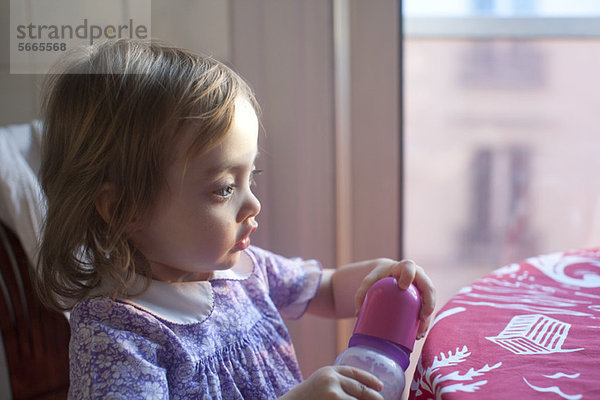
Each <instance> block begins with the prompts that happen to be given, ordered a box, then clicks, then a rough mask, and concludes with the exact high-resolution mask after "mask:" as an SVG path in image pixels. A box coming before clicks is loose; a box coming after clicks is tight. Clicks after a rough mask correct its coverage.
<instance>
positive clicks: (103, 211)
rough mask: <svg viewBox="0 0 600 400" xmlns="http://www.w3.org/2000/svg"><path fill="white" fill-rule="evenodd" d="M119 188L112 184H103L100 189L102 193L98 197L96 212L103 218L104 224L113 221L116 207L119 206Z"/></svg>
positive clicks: (95, 203)
mask: <svg viewBox="0 0 600 400" xmlns="http://www.w3.org/2000/svg"><path fill="white" fill-rule="evenodd" d="M117 200H118V196H117V188H116V187H115V185H114V184H112V183H103V184H102V187H101V188H100V193H98V196H96V201H95V202H94V205H95V206H96V211H98V214H100V216H101V217H102V219H103V220H104V222H106V223H107V224H108V223H109V222H110V220H111V219H112V216H113V213H114V210H115V206H116V205H117Z"/></svg>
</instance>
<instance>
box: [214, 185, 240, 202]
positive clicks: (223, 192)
mask: <svg viewBox="0 0 600 400" xmlns="http://www.w3.org/2000/svg"><path fill="white" fill-rule="evenodd" d="M234 191H235V185H227V186H224V187H222V188H221V189H219V190H217V191H216V192H215V194H216V195H217V196H219V197H222V198H224V199H227V198H229V197H230V196H231V195H232V194H233V192H234Z"/></svg>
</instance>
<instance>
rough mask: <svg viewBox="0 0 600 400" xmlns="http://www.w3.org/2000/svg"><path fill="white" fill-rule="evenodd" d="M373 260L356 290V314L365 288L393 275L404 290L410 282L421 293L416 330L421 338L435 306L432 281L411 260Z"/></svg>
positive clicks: (418, 337) (427, 327)
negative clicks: (370, 268) (418, 322)
mask: <svg viewBox="0 0 600 400" xmlns="http://www.w3.org/2000/svg"><path fill="white" fill-rule="evenodd" d="M375 262H376V265H375V268H373V270H372V271H371V272H369V274H367V276H365V278H364V279H363V281H362V283H361V285H360V287H359V288H358V290H357V291H356V297H355V301H356V313H357V314H358V311H359V310H360V307H361V305H362V303H363V301H364V300H365V296H366V294H367V290H369V288H370V287H371V286H372V285H373V284H374V283H375V282H377V281H378V280H380V279H383V278H386V277H388V276H393V277H394V278H396V280H397V281H398V286H399V287H400V288H401V289H404V290H406V289H408V287H409V286H410V284H411V283H412V284H413V285H415V287H416V288H417V289H418V290H419V293H420V294H421V313H420V314H419V319H420V321H421V323H420V324H419V330H418V331H417V339H421V338H423V337H424V336H425V333H426V332H427V330H428V329H429V325H430V324H431V318H432V314H433V310H434V308H435V288H434V287H433V282H431V279H429V277H428V276H427V274H425V271H424V270H423V268H421V267H420V266H418V265H417V264H415V262H414V261H412V260H402V261H394V260H390V259H387V258H381V259H378V260H376V261H375Z"/></svg>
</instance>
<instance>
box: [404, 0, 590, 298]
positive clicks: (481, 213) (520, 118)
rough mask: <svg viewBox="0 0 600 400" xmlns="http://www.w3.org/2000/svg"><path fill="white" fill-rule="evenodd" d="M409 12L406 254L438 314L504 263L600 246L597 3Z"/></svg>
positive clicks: (481, 0)
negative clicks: (433, 290)
mask: <svg viewBox="0 0 600 400" xmlns="http://www.w3.org/2000/svg"><path fill="white" fill-rule="evenodd" d="M403 10H404V17H405V21H404V22H405V24H404V25H405V37H404V54H403V59H404V65H403V68H404V72H403V74H404V94H403V95H404V107H405V109H404V121H403V123H404V165H405V187H404V196H405V210H404V213H405V227H404V229H405V231H404V238H405V239H404V240H405V256H408V257H411V258H414V259H415V260H417V261H418V262H419V263H420V264H422V265H423V266H424V267H425V268H426V269H427V270H428V271H429V273H430V274H431V275H432V277H433V278H434V281H435V282H436V283H437V286H438V287H439V289H440V299H439V300H440V301H439V303H440V305H442V304H443V303H444V302H445V300H447V298H448V297H449V296H450V295H452V294H453V293H454V291H455V290H457V289H459V288H460V287H462V286H464V285H466V284H468V283H469V282H470V281H472V280H473V279H475V278H476V277H479V276H482V275H485V274H487V273H488V272H489V271H491V270H492V269H494V268H496V267H499V266H501V265H504V264H507V263H510V262H515V261H519V260H521V259H523V258H526V257H528V256H533V255H537V254H540V253H549V252H554V251H562V250H567V249H570V248H581V247H591V246H597V245H600V179H598V175H599V173H600V157H599V156H598V154H599V153H600V128H599V127H598V126H599V120H598V115H599V114H598V110H600V74H598V71H600V32H598V31H595V30H596V29H598V28H597V27H598V26H600V19H598V17H600V1H583V0H582V1H576V2H574V1H562V0H557V1H550V0H547V1H535V0H514V1H511V0H505V1H501V0H496V1H494V0H472V1H468V0H461V1H458V0H457V1H448V0H439V1H431V0H430V1H426V0H406V1H404V9H403ZM521 17H523V18H521ZM464 18H467V19H464ZM423 21H426V22H427V24H422V25H419V23H420V22H423ZM453 21H461V22H465V21H466V22H467V23H466V25H465V24H462V25H461V26H460V30H457V29H455V28H456V27H454V28H452V29H446V28H445V27H447V26H449V25H452V22H453ZM582 21H584V22H585V21H587V22H588V24H587V25H586V24H585V23H583V24H582V23H581V22H582ZM557 22H560V24H557ZM592 22H593V23H592ZM470 23H472V24H473V25H472V26H474V27H475V28H473V29H472V30H469V26H471V25H469V24H470ZM565 24H566V25H565ZM564 26H572V27H573V26H575V27H576V28H574V29H575V30H573V31H570V32H569V30H568V29H563V28H561V27H564ZM417 28H418V29H417ZM427 29H428V30H427ZM494 30H497V31H494ZM499 32H504V33H503V34H500V33H499Z"/></svg>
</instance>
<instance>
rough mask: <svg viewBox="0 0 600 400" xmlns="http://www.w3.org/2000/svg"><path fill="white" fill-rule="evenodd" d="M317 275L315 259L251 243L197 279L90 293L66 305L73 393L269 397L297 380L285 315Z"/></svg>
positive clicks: (311, 290)
mask: <svg viewBox="0 0 600 400" xmlns="http://www.w3.org/2000/svg"><path fill="white" fill-rule="evenodd" d="M320 279H321V266H320V264H318V263H317V262H316V261H312V260H311V261H302V260H300V259H287V258H283V257H280V256H277V255H275V254H272V253H270V252H267V251H265V250H261V249H259V248H257V247H250V248H249V249H248V250H246V251H245V252H244V253H243V254H242V257H240V263H239V264H238V265H237V266H236V267H234V268H233V269H232V270H228V271H217V272H215V275H214V277H213V278H212V279H210V280H209V281H201V282H185V283H173V284H170V283H165V282H158V281H153V282H152V284H151V286H150V288H149V289H148V291H146V292H145V293H144V294H143V295H141V296H138V297H135V298H128V299H121V300H117V301H111V300H110V299H108V298H106V297H92V298H89V299H86V300H84V301H82V302H80V303H79V304H77V306H76V307H75V308H74V309H73V311H72V313H71V330H72V337H71V345H70V357H71V371H70V373H71V387H70V390H69V398H71V399H96V398H102V399H105V398H110V399H275V398H278V397H280V396H281V395H283V394H284V393H286V392H287V391H289V390H290V389H291V388H293V387H294V386H295V385H297V384H298V383H299V382H300V381H301V380H302V375H301V373H300V369H299V367H298V363H297V360H296V355H295V353H294V348H293V345H292V343H291V341H290V337H289V334H288V331H287V329H286V327H285V325H284V323H283V320H282V315H283V316H284V317H286V318H298V317H300V316H301V315H302V314H303V313H304V311H305V310H306V307H307V305H308V302H309V301H310V300H311V299H312V298H313V297H314V295H315V294H316V291H317V289H318V287H319V283H320Z"/></svg>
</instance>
